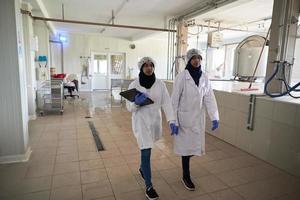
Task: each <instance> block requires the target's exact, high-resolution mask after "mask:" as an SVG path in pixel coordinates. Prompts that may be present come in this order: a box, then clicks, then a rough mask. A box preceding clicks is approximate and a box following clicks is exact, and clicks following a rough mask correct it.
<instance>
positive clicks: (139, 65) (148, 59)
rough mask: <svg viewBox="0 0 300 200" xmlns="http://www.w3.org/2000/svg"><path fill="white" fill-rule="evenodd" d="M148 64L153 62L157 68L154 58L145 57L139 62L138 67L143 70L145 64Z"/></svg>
mask: <svg viewBox="0 0 300 200" xmlns="http://www.w3.org/2000/svg"><path fill="white" fill-rule="evenodd" d="M146 62H151V63H153V66H155V62H154V60H153V59H152V58H150V57H143V58H142V59H141V60H140V61H139V62H138V67H139V69H140V70H141V68H142V66H143V64H145V63H146Z"/></svg>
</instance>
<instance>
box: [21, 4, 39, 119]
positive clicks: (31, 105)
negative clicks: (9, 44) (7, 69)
mask: <svg viewBox="0 0 300 200" xmlns="http://www.w3.org/2000/svg"><path fill="white" fill-rule="evenodd" d="M22 8H23V9H25V10H28V11H31V6H30V4H28V3H22ZM22 20H23V35H24V46H25V52H24V55H25V66H26V83H27V99H28V114H29V118H30V119H35V118H36V102H35V99H36V75H35V63H34V50H33V44H32V40H33V36H34V35H33V20H32V18H31V17H30V16H28V15H23V16H22Z"/></svg>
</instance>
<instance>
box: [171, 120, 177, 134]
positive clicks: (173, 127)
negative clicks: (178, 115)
mask: <svg viewBox="0 0 300 200" xmlns="http://www.w3.org/2000/svg"><path fill="white" fill-rule="evenodd" d="M170 129H171V135H174V134H175V135H178V126H176V125H175V124H174V123H171V124H170Z"/></svg>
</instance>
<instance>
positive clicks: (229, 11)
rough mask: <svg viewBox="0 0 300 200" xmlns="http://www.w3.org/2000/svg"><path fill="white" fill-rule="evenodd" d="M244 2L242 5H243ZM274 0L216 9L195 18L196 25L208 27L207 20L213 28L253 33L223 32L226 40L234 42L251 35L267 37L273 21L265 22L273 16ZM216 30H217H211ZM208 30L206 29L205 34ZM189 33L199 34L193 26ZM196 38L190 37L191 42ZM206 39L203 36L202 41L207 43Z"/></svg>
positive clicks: (256, 0)
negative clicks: (233, 40)
mask: <svg viewBox="0 0 300 200" xmlns="http://www.w3.org/2000/svg"><path fill="white" fill-rule="evenodd" d="M241 2H242V3H241ZM272 10H273V0H252V1H249V0H248V1H243V0H241V1H240V2H237V3H233V4H229V5H226V6H224V7H221V8H218V9H215V10H213V11H210V12H207V13H205V14H202V15H200V16H197V17H195V18H194V20H195V24H203V25H208V22H207V20H211V22H210V25H211V26H218V23H216V22H218V21H220V22H221V23H220V26H221V27H225V28H234V29H242V30H245V31H246V30H247V31H253V32H241V31H228V30H224V31H222V33H223V35H224V39H225V40H232V39H234V38H242V37H247V36H248V35H250V34H260V35H263V36H265V35H266V33H267V31H268V28H269V26H270V24H271V20H270V19H268V20H263V19H267V18H270V17H271V16H272ZM210 30H216V29H210ZM207 31H208V30H207V28H204V31H203V33H206V32H207ZM189 32H191V33H197V32H198V27H197V26H193V27H190V28H189ZM195 38H196V37H195V36H190V40H195ZM206 39H207V38H206V37H205V36H203V35H202V37H200V41H202V40H203V42H204V41H206Z"/></svg>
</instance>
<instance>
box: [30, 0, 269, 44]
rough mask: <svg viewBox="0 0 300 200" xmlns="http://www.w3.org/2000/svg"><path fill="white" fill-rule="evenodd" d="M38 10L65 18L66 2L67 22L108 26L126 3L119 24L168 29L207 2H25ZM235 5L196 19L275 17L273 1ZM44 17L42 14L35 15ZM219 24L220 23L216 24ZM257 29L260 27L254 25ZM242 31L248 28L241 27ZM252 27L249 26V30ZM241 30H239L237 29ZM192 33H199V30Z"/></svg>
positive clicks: (230, 22) (231, 22) (59, 26)
mask: <svg viewBox="0 0 300 200" xmlns="http://www.w3.org/2000/svg"><path fill="white" fill-rule="evenodd" d="M25 1H27V2H29V3H31V4H32V6H33V8H34V9H36V10H38V9H39V6H38V5H40V4H43V5H44V7H45V9H46V11H47V13H48V15H49V17H51V18H62V3H63V4H64V16H65V19H70V20H80V21H90V22H99V23H108V20H109V19H110V18H111V15H112V10H114V11H115V12H116V10H117V9H118V8H120V6H121V5H122V3H124V2H126V3H124V6H123V8H122V9H121V10H120V12H119V13H116V16H115V17H116V18H115V20H114V23H115V24H122V25H133V26H146V27H156V28H166V27H165V25H166V24H167V19H169V18H171V17H173V16H176V15H180V14H181V13H183V12H184V11H186V10H188V9H190V8H192V7H194V6H195V5H197V4H199V3H201V2H203V1H204V0H85V1H83V0H25ZM238 2H239V3H233V4H230V5H227V6H224V7H221V8H218V9H215V10H213V11H210V12H208V13H205V14H203V15H201V16H198V17H196V18H195V20H196V23H202V24H203V23H204V21H205V20H206V19H213V20H215V21H222V23H221V26H226V27H232V26H237V25H239V24H245V23H247V22H250V21H255V20H257V19H262V18H266V17H270V16H271V15H272V4H273V0H247V1H246V0H239V1H238ZM36 10H33V14H34V15H40V14H39V13H40V12H34V11H36ZM53 25H54V27H55V29H56V31H57V32H58V33H60V32H67V33H69V32H77V33H99V34H101V35H104V36H112V37H120V38H126V39H132V40H134V39H138V38H140V37H143V36H146V35H149V34H153V33H154V32H152V31H142V30H136V29H120V28H111V27H105V31H104V32H103V33H100V30H101V29H102V28H103V27H97V26H88V25H77V24H66V23H57V22H55V23H53ZM213 25H216V24H213ZM252 26H253V27H254V28H256V27H257V25H256V24H253V25H252ZM239 27H240V28H241V27H243V28H245V26H239ZM250 27H251V26H250V25H248V26H247V28H248V29H249V28H250ZM237 28H238V27H237ZM191 31H197V30H196V29H194V30H193V28H191Z"/></svg>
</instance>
